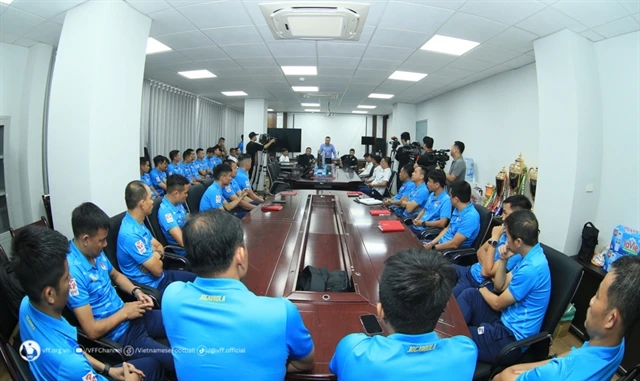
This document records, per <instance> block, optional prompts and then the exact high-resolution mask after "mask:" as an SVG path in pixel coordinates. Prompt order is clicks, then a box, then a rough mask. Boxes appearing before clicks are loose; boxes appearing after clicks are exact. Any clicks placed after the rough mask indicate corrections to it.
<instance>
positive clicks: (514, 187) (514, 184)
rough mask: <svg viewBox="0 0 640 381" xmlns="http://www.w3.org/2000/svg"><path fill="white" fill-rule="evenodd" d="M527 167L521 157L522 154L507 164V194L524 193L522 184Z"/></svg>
mask: <svg viewBox="0 0 640 381" xmlns="http://www.w3.org/2000/svg"><path fill="white" fill-rule="evenodd" d="M526 173H527V167H526V165H525V164H524V160H523V159H522V154H520V155H519V156H518V158H517V159H516V161H515V162H514V163H513V164H511V165H510V166H509V190H510V192H509V196H511V195H513V194H524V184H525V181H526V177H527V176H526Z"/></svg>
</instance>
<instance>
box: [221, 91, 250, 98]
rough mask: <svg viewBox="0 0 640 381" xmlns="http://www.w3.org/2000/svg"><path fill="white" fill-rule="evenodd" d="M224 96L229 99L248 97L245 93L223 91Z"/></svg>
mask: <svg viewBox="0 0 640 381" xmlns="http://www.w3.org/2000/svg"><path fill="white" fill-rule="evenodd" d="M222 94H224V95H226V96H228V97H242V96H245V95H247V93H245V92H244V91H223V92H222Z"/></svg>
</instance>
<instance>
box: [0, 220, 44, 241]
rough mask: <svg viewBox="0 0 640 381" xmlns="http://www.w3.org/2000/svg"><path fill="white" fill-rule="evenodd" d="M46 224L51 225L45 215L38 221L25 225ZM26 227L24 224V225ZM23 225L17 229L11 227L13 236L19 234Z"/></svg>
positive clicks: (10, 230)
mask: <svg viewBox="0 0 640 381" xmlns="http://www.w3.org/2000/svg"><path fill="white" fill-rule="evenodd" d="M31 225H33V226H44V227H47V228H48V227H49V223H48V222H47V218H46V217H45V216H42V217H40V219H39V220H38V221H36V222H32V223H30V224H29V225H25V226H31ZM23 227H24V226H23ZM23 227H20V228H17V229H12V228H9V233H11V238H13V237H15V236H16V234H18V232H19V231H20V229H22V228H23Z"/></svg>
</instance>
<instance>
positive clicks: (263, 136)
mask: <svg viewBox="0 0 640 381" xmlns="http://www.w3.org/2000/svg"><path fill="white" fill-rule="evenodd" d="M271 139H275V140H278V139H276V138H275V137H273V136H271V135H269V134H260V136H259V137H258V142H259V143H260V144H262V145H265V144H267V143H269V142H270V141H271Z"/></svg>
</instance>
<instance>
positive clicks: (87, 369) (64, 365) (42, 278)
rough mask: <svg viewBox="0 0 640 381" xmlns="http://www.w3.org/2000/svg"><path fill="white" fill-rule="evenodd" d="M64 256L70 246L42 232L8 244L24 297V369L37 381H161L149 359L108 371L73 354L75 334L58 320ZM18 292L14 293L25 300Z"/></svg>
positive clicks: (65, 287) (63, 300)
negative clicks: (110, 379)
mask: <svg viewBox="0 0 640 381" xmlns="http://www.w3.org/2000/svg"><path fill="white" fill-rule="evenodd" d="M68 252H69V241H68V240H67V239H66V238H65V237H64V236H63V235H62V234H60V233H58V232H57V231H55V230H51V229H48V228H46V227H42V226H26V227H25V228H24V229H20V231H19V232H18V233H17V234H16V236H15V238H14V239H13V260H12V263H11V266H12V267H13V269H14V270H15V272H14V274H15V275H16V276H17V278H18V280H19V282H20V286H21V287H22V290H24V293H26V294H27V295H26V296H25V297H24V298H23V299H22V302H21V303H20V312H19V323H20V337H21V340H22V345H21V346H20V348H21V351H22V352H24V353H23V356H24V355H27V357H28V356H29V353H31V354H32V355H33V356H34V357H33V358H32V359H31V360H30V361H29V368H30V369H31V373H32V374H33V375H34V376H35V378H36V380H43V381H48V380H96V381H106V380H107V378H105V377H109V378H112V379H118V380H122V379H124V380H125V381H129V380H135V381H138V380H141V379H142V377H144V376H146V378H147V379H148V380H161V379H162V377H163V370H162V364H161V363H160V362H159V361H158V360H156V359H153V358H151V357H145V358H141V359H137V360H132V361H131V362H130V363H128V364H127V363H123V364H121V365H116V366H114V367H111V366H109V365H108V364H105V363H102V362H101V361H99V360H97V359H95V358H93V357H92V356H91V355H90V354H88V353H86V352H82V351H77V350H76V349H77V348H78V347H79V346H78V341H77V337H78V332H77V330H76V328H75V327H73V326H72V325H70V324H69V323H68V322H67V320H66V319H65V318H64V317H63V316H62V311H63V310H64V307H65V305H66V304H67V300H68V299H69V279H70V276H69V264H68V262H67V253H68ZM22 290H14V291H16V292H19V293H20V294H23V295H24V293H23V291H22ZM36 344H37V347H35V348H34V345H36ZM29 348H34V349H35V352H34V351H30V350H29ZM136 368H137V369H136ZM138 369H139V370H138ZM141 376H142V377H141Z"/></svg>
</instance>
